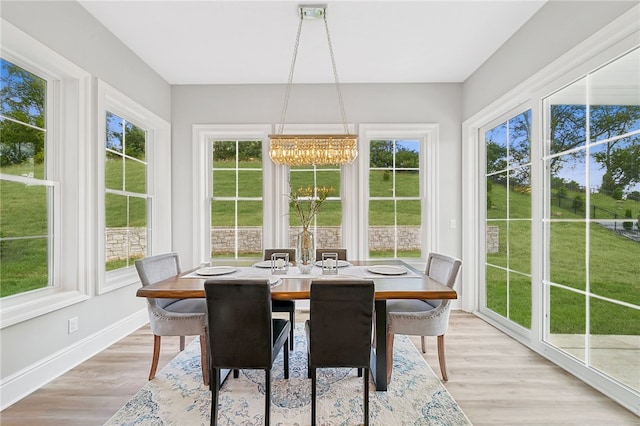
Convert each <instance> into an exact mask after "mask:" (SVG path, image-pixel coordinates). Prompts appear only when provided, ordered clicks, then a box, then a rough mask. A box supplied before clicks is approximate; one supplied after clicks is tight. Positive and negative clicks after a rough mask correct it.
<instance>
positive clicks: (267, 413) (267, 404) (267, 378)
mask: <svg viewBox="0 0 640 426" xmlns="http://www.w3.org/2000/svg"><path fill="white" fill-rule="evenodd" d="M264 372H265V383H264V389H265V390H264V398H265V402H264V424H265V426H269V421H270V417H271V416H270V414H271V370H269V369H268V368H267V369H265V370H264Z"/></svg>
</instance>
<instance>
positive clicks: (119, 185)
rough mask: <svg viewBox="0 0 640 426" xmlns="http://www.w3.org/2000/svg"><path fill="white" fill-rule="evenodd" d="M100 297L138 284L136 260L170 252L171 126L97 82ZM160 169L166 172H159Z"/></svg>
mask: <svg viewBox="0 0 640 426" xmlns="http://www.w3.org/2000/svg"><path fill="white" fill-rule="evenodd" d="M97 97H98V108H97V114H98V143H97V144H96V145H97V146H96V148H97V149H96V152H97V155H96V156H97V157H98V171H97V175H98V182H100V184H99V188H98V193H99V194H100V196H99V197H97V198H98V203H97V206H95V207H93V208H94V209H96V210H97V211H96V216H97V217H98V221H97V225H96V228H95V232H96V235H98V244H97V247H101V249H100V250H99V251H98V253H97V255H96V258H97V259H98V264H99V265H102V267H101V269H99V270H100V271H101V274H100V279H99V282H98V293H104V292H107V291H111V290H115V289H117V288H120V287H123V286H126V285H130V284H133V283H134V282H136V281H137V280H138V275H137V273H136V271H135V267H134V262H135V260H136V259H139V258H142V257H145V256H149V255H153V254H155V253H162V252H167V251H170V250H171V247H172V246H171V208H170V206H171V190H170V188H171V173H170V172H169V171H170V169H171V138H170V126H169V123H167V122H166V121H164V120H162V119H161V118H159V117H157V116H156V115H154V114H153V113H152V112H151V111H149V110H147V109H146V108H144V107H142V106H141V105H139V104H137V103H136V102H134V101H133V100H131V99H130V98H128V97H127V96H125V95H123V94H122V93H120V92H119V91H117V90H116V89H114V88H112V87H111V86H109V85H108V84H106V83H104V82H103V81H99V82H98V94H97ZM159 171H162V172H159Z"/></svg>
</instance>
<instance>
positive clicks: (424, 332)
mask: <svg viewBox="0 0 640 426" xmlns="http://www.w3.org/2000/svg"><path fill="white" fill-rule="evenodd" d="M461 266H462V261H461V260H460V259H457V258H455V257H451V256H446V255H444V254H438V253H430V254H429V256H428V258H427V267H426V269H425V275H427V276H429V277H431V278H433V279H435V280H436V281H439V282H441V283H442V284H445V285H447V287H449V288H453V286H454V284H455V282H456V279H457V277H458V272H459V271H460V267H461ZM450 309H451V303H450V300H389V301H387V366H388V369H387V378H388V380H390V379H391V368H392V366H393V336H394V334H407V335H410V336H420V340H421V345H422V352H426V347H425V339H424V338H425V336H437V341H438V361H439V363H440V372H441V373H442V379H443V380H444V381H445V382H446V381H447V380H449V378H448V376H447V364H446V360H445V351H444V335H445V333H446V332H447V328H448V326H449V311H450Z"/></svg>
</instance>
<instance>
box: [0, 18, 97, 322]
mask: <svg viewBox="0 0 640 426" xmlns="http://www.w3.org/2000/svg"><path fill="white" fill-rule="evenodd" d="M2 26H3V29H2V35H3V37H2V40H1V43H2V56H1V57H0V66H1V70H2V75H1V86H0V93H1V99H0V104H1V107H0V133H1V134H0V274H1V276H2V286H1V290H0V292H1V294H0V297H1V299H0V301H1V303H2V310H1V314H0V323H2V326H3V327H6V326H10V325H12V324H15V323H17V322H20V321H24V320H27V319H29V318H33V317H35V316H38V315H42V314H45V313H47V312H51V311H53V310H56V309H60V308H62V307H64V306H68V305H70V304H72V303H76V302H78V301H81V300H84V299H86V297H87V293H88V292H89V288H88V286H87V284H86V283H87V282H89V280H88V279H87V276H86V275H85V274H84V273H85V271H84V270H83V271H80V270H79V269H78V265H80V264H83V263H84V262H85V261H86V257H85V256H86V252H85V251H84V250H83V249H82V247H85V241H84V238H86V234H87V233H86V232H85V231H86V229H81V230H78V227H79V226H81V225H82V224H83V223H84V222H83V221H81V220H80V212H81V211H82V210H84V206H81V199H82V198H81V197H79V196H78V194H79V193H82V192H83V191H84V190H85V188H84V186H83V185H84V183H85V182H86V181H87V179H86V175H84V174H83V173H84V172H85V171H86V169H85V168H83V167H82V164H83V161H84V155H85V154H86V150H85V147H86V145H85V144H84V142H85V138H86V137H87V133H88V132H87V129H88V123H87V122H88V120H87V118H88V114H87V111H89V106H88V102H87V98H88V97H87V94H88V93H90V79H89V76H88V74H87V73H86V72H84V71H82V70H81V69H79V68H78V67H77V66H75V65H73V64H71V63H70V62H68V61H67V60H66V59H64V58H62V57H61V56H59V55H58V54H56V53H55V52H53V51H51V50H50V49H48V48H47V47H45V46H43V45H42V44H40V43H39V42H38V41H36V40H34V39H33V38H31V37H29V36H28V35H26V34H24V33H23V32H22V31H20V30H19V29H17V28H15V27H14V26H13V25H11V24H10V23H8V22H5V21H2ZM62 200H64V203H63V202H62Z"/></svg>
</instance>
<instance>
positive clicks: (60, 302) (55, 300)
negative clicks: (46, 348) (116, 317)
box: [0, 289, 89, 329]
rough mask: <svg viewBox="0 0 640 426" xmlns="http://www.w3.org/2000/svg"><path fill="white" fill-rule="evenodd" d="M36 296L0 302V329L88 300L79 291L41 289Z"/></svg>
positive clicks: (30, 295)
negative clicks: (0, 307)
mask: <svg viewBox="0 0 640 426" xmlns="http://www.w3.org/2000/svg"><path fill="white" fill-rule="evenodd" d="M36 293H37V295H36V294H34V293H31V294H28V295H27V294H25V295H21V297H17V298H15V299H13V300H8V301H5V300H3V301H2V302H1V306H2V309H0V324H1V326H0V329H3V328H6V327H10V326H12V325H15V324H18V323H21V322H23V321H27V320H30V319H32V318H35V317H39V316H41V315H45V314H48V313H50V312H53V311H56V310H58V309H62V308H65V307H67V306H71V305H73V304H76V303H80V302H83V301H85V300H87V299H89V296H87V295H86V294H84V293H81V292H79V291H55V290H53V289H43V290H42V291H40V290H39V291H37V292H36Z"/></svg>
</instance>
